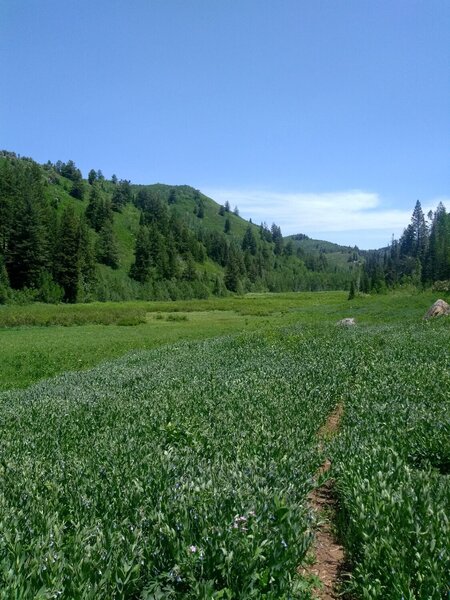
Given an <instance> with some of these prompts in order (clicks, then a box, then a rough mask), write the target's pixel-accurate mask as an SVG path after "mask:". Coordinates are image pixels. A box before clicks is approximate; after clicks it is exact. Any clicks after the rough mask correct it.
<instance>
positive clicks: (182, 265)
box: [0, 151, 361, 302]
mask: <svg viewBox="0 0 450 600" xmlns="http://www.w3.org/2000/svg"><path fill="white" fill-rule="evenodd" d="M301 237H302V236H290V237H287V238H284V237H283V236H282V234H281V231H280V228H279V227H278V226H277V225H276V224H272V226H271V227H270V228H269V227H268V226H267V225H265V224H261V225H256V224H253V223H251V222H250V221H246V220H245V219H242V218H241V217H240V216H239V214H238V211H232V210H231V209H230V207H229V206H228V205H225V206H220V205H219V204H217V203H216V202H215V201H214V200H213V199H211V198H209V197H207V196H205V195H204V194H202V193H201V192H200V191H199V190H197V189H195V188H193V187H190V186H188V185H183V186H172V185H166V184H160V183H157V184H151V185H135V184H132V183H131V182H130V181H128V180H125V179H123V180H118V179H117V177H115V176H113V177H112V178H111V179H110V180H107V179H105V177H104V176H103V174H102V172H101V171H100V170H94V169H91V171H89V173H88V177H87V178H86V179H84V178H83V177H82V174H81V172H80V170H79V169H78V168H77V166H76V165H75V163H74V162H73V161H68V162H67V163H63V162H61V161H57V162H56V163H51V162H48V163H46V164H44V165H40V164H38V163H36V162H35V161H33V160H32V159H31V158H24V157H19V156H16V155H15V154H14V153H13V152H8V151H3V152H1V153H0V302H26V301H32V300H38V301H44V302H57V301H66V302H75V301H78V302H86V301H91V300H126V299H134V298H137V299H138V298H143V299H157V298H158V299H159V298H161V299H162V298H165V299H178V298H195V297H207V296H208V295H210V294H214V295H223V294H228V293H243V292H248V291H252V292H259V291H261V292H262V291H273V292H280V291H288V290H299V291H300V290H325V289H347V288H348V287H349V284H350V281H351V279H353V278H354V277H355V273H356V271H357V270H358V269H360V262H361V253H360V252H359V251H358V250H357V249H354V248H345V247H342V246H338V245H336V244H331V243H329V242H318V241H315V240H309V239H307V238H304V237H303V239H300V238H301Z"/></svg>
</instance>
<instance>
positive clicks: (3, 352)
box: [0, 292, 450, 600]
mask: <svg viewBox="0 0 450 600" xmlns="http://www.w3.org/2000/svg"><path fill="white" fill-rule="evenodd" d="M434 300H436V296H435V294H431V293H423V294H407V293H398V294H390V295H385V296H381V295H380V296H375V297H372V296H364V297H357V298H355V299H354V300H352V301H349V300H348V299H347V294H346V293H343V292H330V293H314V294H313V293H311V294H305V293H300V294H294V293H290V294H280V295H276V294H264V295H249V296H245V297H228V298H222V299H215V300H204V301H189V302H154V303H149V302H130V303H120V304H113V303H105V304H88V305H73V306H67V305H64V306H49V305H39V304H36V305H33V306H5V307H1V310H0V323H1V328H0V341H1V343H0V361H1V365H2V370H1V390H3V391H0V420H1V424H2V435H1V437H0V456H1V460H0V482H1V483H0V486H1V488H0V492H1V493H0V515H1V519H0V600H9V599H11V598H17V599H24V600H25V599H28V598H33V599H36V600H37V599H39V600H44V599H51V598H63V599H64V600H71V599H73V598H80V599H82V600H94V599H95V600H97V599H100V600H110V599H117V600H118V599H130V600H131V599H138V598H139V599H142V600H161V599H166V598H167V599H168V600H170V599H177V598H180V599H188V600H198V599H200V600H201V599H203V600H213V599H217V600H219V599H226V600H251V599H255V600H257V599H258V600H259V599H263V600H294V599H297V600H302V599H308V598H313V597H314V592H313V588H314V586H315V585H317V579H315V578H314V577H311V576H310V575H306V574H302V573H303V571H302V569H301V567H303V566H305V565H307V564H309V563H311V562H312V561H314V556H313V555H311V543H312V540H313V538H314V535H315V531H316V528H317V518H318V517H317V515H316V514H315V513H314V511H312V509H311V507H310V506H309V503H308V495H309V494H310V493H311V491H312V489H313V488H314V486H315V485H317V484H316V481H315V473H316V472H317V469H318V468H319V466H320V465H321V464H322V463H323V461H324V459H325V457H327V458H329V459H330V460H331V465H332V467H331V471H330V475H331V477H332V478H333V480H334V487H335V493H336V497H337V501H338V505H337V506H338V510H337V513H336V519H335V522H334V529H335V531H336V533H337V535H338V536H339V539H340V540H341V541H342V543H343V545H344V548H345V552H346V560H347V563H346V568H347V569H348V570H349V571H350V573H351V576H350V578H349V579H348V580H346V582H345V584H343V587H342V588H341V589H340V592H342V593H344V592H345V593H346V594H347V595H348V597H349V598H352V599H373V600H378V599H379V600H381V599H383V600H384V599H386V598H389V599H392V600H402V599H406V598H407V599H408V600H423V599H425V598H426V599H427V600H428V599H429V600H441V599H442V598H444V597H445V596H446V594H447V593H448V592H449V589H448V572H450V547H449V542H448V540H449V539H450V526H449V521H448V514H449V510H450V486H449V482H448V474H449V469H450V447H449V440H450V421H449V418H448V415H449V414H450V400H449V395H448V389H449V387H450V380H449V373H450V363H449V353H448V348H449V346H450V321H449V319H448V318H447V317H444V318H440V319H435V320H433V321H424V319H423V315H424V314H425V312H426V310H427V308H428V307H429V306H430V305H431V304H432V302H433V301H434ZM344 317H354V318H355V319H356V321H357V326H356V327H350V328H347V327H338V326H336V322H337V321H338V320H339V319H342V318H344ZM21 388H23V389H21ZM338 405H339V406H343V417H342V421H341V426H340V428H339V430H338V432H337V435H335V436H334V437H333V438H331V439H327V440H326V441H325V443H324V447H321V446H318V439H317V432H318V430H319V429H320V427H321V425H323V424H324V422H325V421H326V419H327V416H328V415H329V414H330V413H331V412H332V411H333V410H334V409H335V408H336V406H338Z"/></svg>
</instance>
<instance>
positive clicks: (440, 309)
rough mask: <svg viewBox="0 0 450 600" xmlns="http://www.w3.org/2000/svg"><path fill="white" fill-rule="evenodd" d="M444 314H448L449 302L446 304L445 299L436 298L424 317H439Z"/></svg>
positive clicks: (449, 311)
mask: <svg viewBox="0 0 450 600" xmlns="http://www.w3.org/2000/svg"><path fill="white" fill-rule="evenodd" d="M445 315H450V304H447V302H446V301H445V300H440V299H439V300H436V302H435V303H434V304H433V306H431V307H430V308H429V309H428V311H427V313H426V315H425V316H424V319H432V318H433V317H441V316H445Z"/></svg>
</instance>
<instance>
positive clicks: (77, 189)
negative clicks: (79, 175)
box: [69, 179, 84, 200]
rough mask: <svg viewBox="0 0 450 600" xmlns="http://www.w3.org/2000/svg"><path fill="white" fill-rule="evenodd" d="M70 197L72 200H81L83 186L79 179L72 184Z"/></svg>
mask: <svg viewBox="0 0 450 600" xmlns="http://www.w3.org/2000/svg"><path fill="white" fill-rule="evenodd" d="M69 193H70V195H71V196H72V198H76V199H77V200H83V196H84V184H83V181H82V180H81V179H79V180H76V181H74V182H73V183H72V187H71V189H70V192H69Z"/></svg>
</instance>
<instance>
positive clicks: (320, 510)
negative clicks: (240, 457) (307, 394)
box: [301, 404, 344, 600]
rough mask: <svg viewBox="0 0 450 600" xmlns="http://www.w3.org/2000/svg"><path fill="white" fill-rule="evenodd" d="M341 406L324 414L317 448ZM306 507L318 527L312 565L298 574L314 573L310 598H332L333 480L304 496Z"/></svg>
mask: <svg viewBox="0 0 450 600" xmlns="http://www.w3.org/2000/svg"><path fill="white" fill-rule="evenodd" d="M343 410H344V407H343V405H342V404H339V405H338V406H337V407H336V409H335V410H334V411H333V412H332V413H331V415H330V416H329V417H328V419H327V422H326V423H325V424H324V425H323V426H322V427H321V428H320V430H319V432H318V438H319V450H322V449H323V444H324V440H326V439H329V438H330V437H332V436H333V435H335V434H336V432H337V430H338V428H339V422H340V420H341V416H342V413H343ZM330 466H331V463H330V461H329V460H328V459H326V460H325V461H324V463H323V464H322V465H321V467H320V468H319V470H318V471H317V473H316V479H317V478H319V477H321V476H322V475H323V474H324V473H326V472H327V471H328V470H329V469H330ZM308 502H309V506H310V508H311V509H312V510H313V511H314V512H315V513H316V515H317V518H318V526H317V530H316V531H315V539H314V542H313V545H312V554H313V555H314V561H315V562H314V564H312V565H310V566H307V567H303V568H301V573H302V574H303V575H306V576H315V577H317V578H318V579H319V580H320V582H321V586H320V587H319V586H318V587H317V588H316V589H315V590H314V597H315V598H317V599H318V600H334V599H336V598H338V597H339V596H338V594H337V587H338V585H339V582H340V581H341V575H342V571H343V566H344V550H343V548H342V546H341V545H340V544H339V543H338V542H337V540H336V538H335V536H334V535H333V531H332V526H331V523H330V520H332V519H333V516H334V513H335V509H336V500H335V498H334V494H333V481H332V480H331V479H328V480H327V481H326V482H325V483H324V484H323V485H321V486H320V487H318V488H315V489H314V490H313V491H312V492H311V493H310V495H309V497H308Z"/></svg>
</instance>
